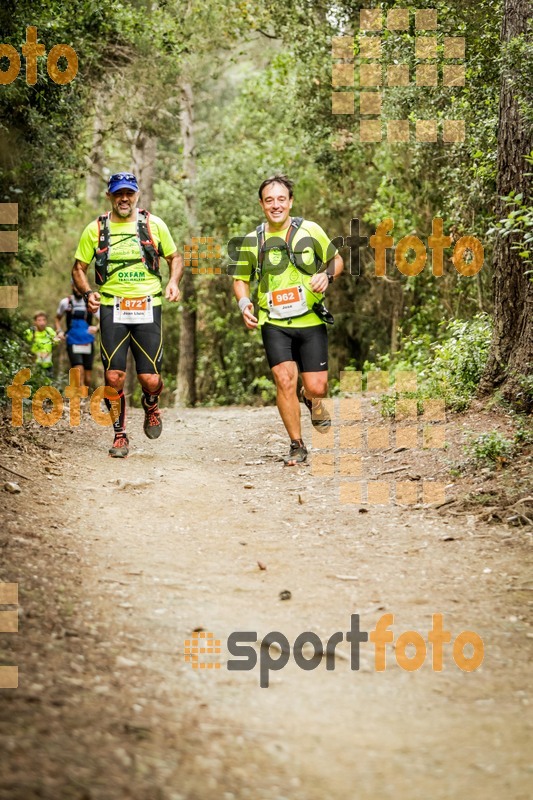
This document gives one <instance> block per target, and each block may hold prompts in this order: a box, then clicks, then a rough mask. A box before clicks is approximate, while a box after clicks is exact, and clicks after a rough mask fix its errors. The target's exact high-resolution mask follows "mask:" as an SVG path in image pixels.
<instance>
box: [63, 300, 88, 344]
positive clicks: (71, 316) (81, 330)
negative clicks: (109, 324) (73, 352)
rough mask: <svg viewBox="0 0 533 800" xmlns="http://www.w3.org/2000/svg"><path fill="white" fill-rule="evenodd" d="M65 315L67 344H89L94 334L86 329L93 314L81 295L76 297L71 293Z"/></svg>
mask: <svg viewBox="0 0 533 800" xmlns="http://www.w3.org/2000/svg"><path fill="white" fill-rule="evenodd" d="M65 316H66V320H67V335H66V340H67V344H90V343H92V342H94V336H93V334H92V333H89V330H88V329H89V325H90V324H91V321H92V316H93V315H92V314H91V312H90V311H89V309H88V308H87V304H86V302H85V300H84V299H83V297H80V298H77V297H75V295H73V294H72V295H70V297H69V298H68V307H67V310H66V313H65Z"/></svg>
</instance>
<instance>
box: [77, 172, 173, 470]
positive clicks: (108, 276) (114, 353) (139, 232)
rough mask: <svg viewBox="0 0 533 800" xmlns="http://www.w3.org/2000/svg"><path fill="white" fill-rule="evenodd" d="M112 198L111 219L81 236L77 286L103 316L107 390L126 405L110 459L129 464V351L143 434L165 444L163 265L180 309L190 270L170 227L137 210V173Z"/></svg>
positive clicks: (116, 186) (123, 179)
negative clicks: (126, 391)
mask: <svg viewBox="0 0 533 800" xmlns="http://www.w3.org/2000/svg"><path fill="white" fill-rule="evenodd" d="M107 198H108V199H109V202H110V203H111V211H110V212H108V213H107V214H102V215H101V216H99V217H98V219H96V220H94V221H93V222H91V223H89V225H87V227H86V228H85V230H84V231H83V233H82V235H81V239H80V241H79V244H78V249H77V250H76V255H75V259H76V260H75V262H74V267H73V269H72V279H73V281H74V286H75V288H76V290H77V291H78V292H79V294H80V295H82V296H83V298H84V299H85V301H86V303H87V307H88V310H89V311H90V312H91V313H92V314H96V312H97V311H98V309H100V336H101V355H102V362H103V364H104V369H105V380H106V386H111V387H112V388H113V389H115V390H116V391H117V392H118V396H119V403H120V412H119V414H118V417H117V418H116V419H115V422H114V423H113V427H114V433H115V438H114V441H113V446H112V447H111V448H110V450H109V455H110V456H113V457H114V458H125V457H126V456H127V455H128V452H129V440H128V436H127V434H126V400H125V397H124V391H123V389H124V381H125V379H126V357H127V354H128V349H129V348H131V352H132V354H133V357H134V359H135V365H136V369H137V378H138V379H139V383H140V384H141V386H142V390H143V393H142V406H143V408H144V425H143V429H144V432H145V434H146V436H148V438H149V439H157V438H158V437H159V436H160V435H161V431H162V422H161V414H160V412H159V395H160V394H161V391H162V389H163V381H162V379H161V363H162V359H163V328H162V323H161V298H162V295H163V292H162V288H161V284H162V275H161V272H160V270H159V262H160V259H161V257H163V258H164V259H165V260H166V261H167V263H168V266H169V270H170V278H169V281H168V283H167V285H166V289H165V297H166V299H167V300H170V301H171V302H173V303H175V302H176V301H178V300H179V299H180V290H179V288H178V285H179V282H180V280H181V276H182V274H183V262H182V259H181V256H180V255H178V253H177V251H176V245H175V244H174V241H173V239H172V236H171V235H170V232H169V230H168V228H167V226H166V225H165V223H164V222H163V220H162V219H160V218H159V217H156V216H154V215H153V214H150V213H149V212H148V211H144V210H143V209H140V208H137V203H138V200H139V186H138V184H137V178H136V177H135V175H132V174H131V173H130V172H119V173H117V174H116V175H111V177H110V178H109V183H108V191H107ZM93 258H94V273H95V280H96V283H97V285H98V291H94V290H93V289H91V287H90V285H89V281H88V279H87V269H88V267H89V264H90V263H91V261H92V260H93ZM105 402H106V405H107V407H108V408H109V410H111V401H110V400H108V399H106V401H105Z"/></svg>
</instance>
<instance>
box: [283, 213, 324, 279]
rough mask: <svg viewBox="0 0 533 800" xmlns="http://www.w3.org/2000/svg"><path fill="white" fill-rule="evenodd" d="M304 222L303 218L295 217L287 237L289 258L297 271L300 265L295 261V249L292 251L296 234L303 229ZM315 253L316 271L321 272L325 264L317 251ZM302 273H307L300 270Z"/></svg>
mask: <svg viewBox="0 0 533 800" xmlns="http://www.w3.org/2000/svg"><path fill="white" fill-rule="evenodd" d="M303 221H304V218H303V217H294V219H293V220H292V222H291V227H290V228H289V233H288V235H287V247H288V250H289V258H290V260H291V263H292V264H294V266H295V267H296V269H300V268H299V267H298V264H296V261H295V259H294V254H293V249H292V241H293V239H294V237H295V236H296V232H297V231H298V230H299V229H300V228H301V226H302V223H303ZM314 253H315V265H316V271H317V272H320V268H321V266H322V264H323V261H322V259H321V258H320V256H319V255H318V253H317V252H316V250H314ZM300 272H305V270H301V269H300ZM306 274H307V273H306Z"/></svg>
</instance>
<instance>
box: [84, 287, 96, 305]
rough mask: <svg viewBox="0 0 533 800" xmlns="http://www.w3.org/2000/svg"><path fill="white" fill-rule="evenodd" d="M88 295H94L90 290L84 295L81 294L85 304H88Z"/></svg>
mask: <svg viewBox="0 0 533 800" xmlns="http://www.w3.org/2000/svg"><path fill="white" fill-rule="evenodd" d="M90 294H94V292H93V290H92V289H89V291H88V292H84V293H83V299H84V300H85V302H86V303H88V302H89V295H90Z"/></svg>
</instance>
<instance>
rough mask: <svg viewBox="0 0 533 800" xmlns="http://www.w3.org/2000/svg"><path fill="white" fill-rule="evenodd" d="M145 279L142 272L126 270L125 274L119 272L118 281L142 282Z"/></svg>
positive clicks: (144, 274)
mask: <svg viewBox="0 0 533 800" xmlns="http://www.w3.org/2000/svg"><path fill="white" fill-rule="evenodd" d="M145 278H146V273H145V272H143V271H142V270H140V271H137V270H128V271H126V272H119V273H118V279H119V281H143V280H144V279H145Z"/></svg>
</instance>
